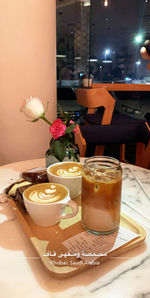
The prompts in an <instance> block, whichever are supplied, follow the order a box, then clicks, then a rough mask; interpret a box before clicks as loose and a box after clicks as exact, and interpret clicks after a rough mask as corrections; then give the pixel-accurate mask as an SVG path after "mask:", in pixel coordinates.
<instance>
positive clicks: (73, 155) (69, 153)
mask: <svg viewBox="0 0 150 298" xmlns="http://www.w3.org/2000/svg"><path fill="white" fill-rule="evenodd" d="M62 161H74V162H80V155H79V149H78V147H77V146H76V145H74V144H72V145H71V146H70V147H68V148H66V156H65V158H64V159H63V160H62ZM57 162H60V160H59V159H57V158H56V157H55V155H54V153H53V151H52V149H51V148H49V149H48V150H47V151H46V168H48V167H49V166H50V165H52V164H54V163H57Z"/></svg>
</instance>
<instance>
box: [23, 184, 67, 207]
mask: <svg viewBox="0 0 150 298" xmlns="http://www.w3.org/2000/svg"><path fill="white" fill-rule="evenodd" d="M67 194H68V193H67V190H66V188H65V187H64V186H63V185H60V184H54V183H43V184H42V183H41V184H38V185H34V186H31V187H30V188H28V189H27V190H26V198H28V200H29V201H32V202H34V203H40V204H47V203H53V202H57V201H60V200H63V199H64V198H65V197H66V196H67Z"/></svg>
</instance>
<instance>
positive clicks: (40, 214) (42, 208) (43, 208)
mask: <svg viewBox="0 0 150 298" xmlns="http://www.w3.org/2000/svg"><path fill="white" fill-rule="evenodd" d="M42 184H46V185H47V187H49V185H52V184H53V185H57V184H56V183H42ZM37 185H39V184H35V185H32V186H30V187H28V188H27V189H26V190H25V191H24V193H23V201H24V204H25V207H26V209H27V212H28V214H29V215H30V217H31V218H32V220H33V221H34V223H35V224H37V225H39V226H53V225H55V224H57V223H58V222H59V221H60V220H61V219H66V218H71V217H73V216H75V215H76V214H77V213H78V205H77V204H76V203H75V202H74V201H72V200H71V199H70V193H69V190H68V188H67V187H65V186H64V185H61V187H65V189H66V191H67V195H66V196H65V197H64V198H63V199H61V200H59V201H56V202H53V203H39V202H38V203H37V202H33V201H31V200H29V199H28V198H27V196H26V193H27V191H28V190H29V189H31V191H32V190H36V187H37ZM66 206H69V207H71V209H72V213H71V214H64V213H63V212H64V209H65V207H66Z"/></svg>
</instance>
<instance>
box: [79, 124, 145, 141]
mask: <svg viewBox="0 0 150 298" xmlns="http://www.w3.org/2000/svg"><path fill="white" fill-rule="evenodd" d="M133 120H135V119H133ZM133 120H131V121H130V122H129V121H128V122H126V120H125V121H123V122H122V123H120V122H118V119H116V122H115V121H114V123H112V124H110V125H85V124H84V125H80V130H81V133H82V135H83V137H84V138H85V140H86V142H87V143H88V144H93V145H107V144H128V143H137V142H142V143H144V144H145V145H147V144H148V142H149V139H150V132H149V130H148V128H147V126H146V124H145V122H144V121H143V120H138V119H137V121H133Z"/></svg>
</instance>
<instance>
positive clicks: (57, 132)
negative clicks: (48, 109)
mask: <svg viewBox="0 0 150 298" xmlns="http://www.w3.org/2000/svg"><path fill="white" fill-rule="evenodd" d="M49 130H50V133H51V134H52V136H53V138H54V139H55V140H56V139H58V138H59V137H61V136H64V135H65V130H66V125H65V124H63V122H62V121H61V119H57V120H55V121H54V122H53V124H52V126H51V127H50V129H49Z"/></svg>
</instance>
